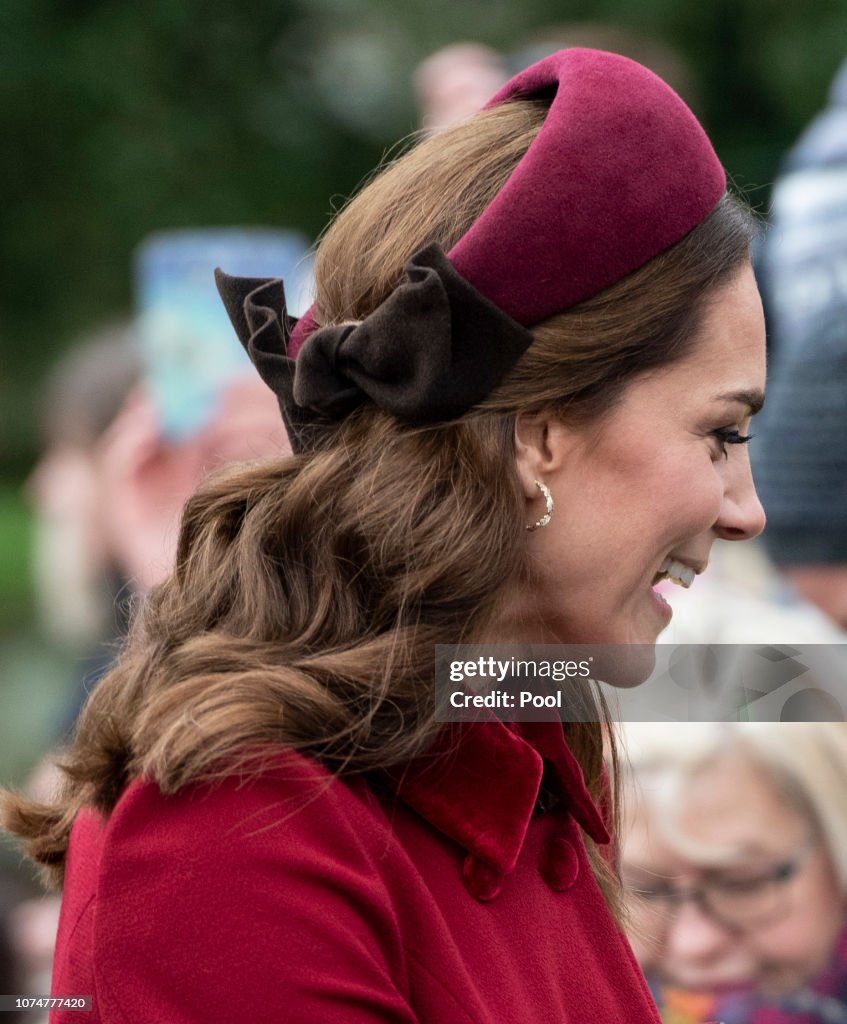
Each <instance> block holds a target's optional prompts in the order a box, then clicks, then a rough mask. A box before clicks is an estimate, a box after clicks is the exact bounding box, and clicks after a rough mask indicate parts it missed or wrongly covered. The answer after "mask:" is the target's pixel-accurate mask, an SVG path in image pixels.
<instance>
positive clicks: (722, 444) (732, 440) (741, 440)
mask: <svg viewBox="0 0 847 1024" xmlns="http://www.w3.org/2000/svg"><path fill="white" fill-rule="evenodd" d="M712 437H714V438H716V439H717V442H718V447H719V448H720V451H721V454H722V455H723V457H724V458H727V457H728V455H729V452H728V451H727V448H726V446H727V445H728V444H748V443H749V442H750V441H752V440H753V435H752V434H742V433H741V431H740V430H739V429H738V427H718V429H717V430H713V431H712Z"/></svg>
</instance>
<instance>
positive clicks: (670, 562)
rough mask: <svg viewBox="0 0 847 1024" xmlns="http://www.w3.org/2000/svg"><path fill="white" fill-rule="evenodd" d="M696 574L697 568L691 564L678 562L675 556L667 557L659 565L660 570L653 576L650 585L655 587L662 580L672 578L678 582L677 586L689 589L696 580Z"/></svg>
mask: <svg viewBox="0 0 847 1024" xmlns="http://www.w3.org/2000/svg"><path fill="white" fill-rule="evenodd" d="M696 575H697V570H696V569H693V568H692V567H691V566H690V565H686V564H685V563H684V562H678V561H677V560H676V559H675V558H666V559H665V560H664V562H662V564H661V565H660V566H659V571H658V572H657V573H656V575H655V576H654V577H653V582H652V583H651V584H650V586H651V587H655V586H656V584H657V583H661V582H662V580H670V581H671V583H676V584H677V586H680V587H685V589H686V590H687V589H688V588H689V587H690V586H691V584H692V583H693V582H694V577H695V576H696Z"/></svg>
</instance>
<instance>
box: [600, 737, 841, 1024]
mask: <svg viewBox="0 0 847 1024" xmlns="http://www.w3.org/2000/svg"><path fill="white" fill-rule="evenodd" d="M623 738H624V748H625V751H626V754H625V756H624V757H623V758H622V761H623V762H624V763H625V764H627V765H628V770H627V771H625V775H624V777H625V784H624V808H625V818H624V826H623V829H622V835H621V842H620V857H621V870H622V876H623V882H624V887H625V892H626V893H627V900H628V909H629V925H628V929H629V935H630V939H631V942H632V944H633V948H634V950H635V952H636V955H637V957H638V959H639V961H640V963H641V965H642V967H643V968H644V970H645V972H646V974H647V977H648V980H649V981H650V983H651V987H652V988H653V991H654V994H655V995H656V998H657V1003H658V1005H659V1008H660V1010H661V1012H662V1018H663V1021H664V1022H665V1024H701V1022H703V1021H706V1020H720V1021H723V1022H725V1024H847V927H845V923H846V922H845V907H847V902H846V901H847V801H845V792H847V725H844V724H843V723H772V722H767V723H765V722H758V723H753V722H749V723H729V724H714V723H675V724H674V725H673V727H672V728H670V727H668V725H667V724H663V725H659V724H653V723H650V724H630V725H627V726H626V727H625V731H624V734H623Z"/></svg>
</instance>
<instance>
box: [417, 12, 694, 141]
mask: <svg viewBox="0 0 847 1024" xmlns="http://www.w3.org/2000/svg"><path fill="white" fill-rule="evenodd" d="M574 46H581V47H588V48H590V49H595V50H608V51H610V52H612V53H619V54H621V56H623V57H629V58H630V60H634V61H637V62H638V63H639V64H643V65H644V67H647V68H650V70H651V71H653V72H655V74H657V75H658V76H659V77H660V78H661V79H663V80H664V81H665V82H667V83H668V85H669V86H670V87H671V88H672V89H673V90H674V91H675V92H677V93H679V95H680V96H681V97H682V98H683V99H684V100H685V101H686V103H687V104H688V105H689V106H690V107H691V108H692V109H693V110H694V111H695V113H696V111H697V103H696V96H695V95H694V88H693V84H692V79H691V75H690V73H689V71H688V69H687V67H686V65H685V62H684V61H683V60H682V58H681V57H680V56H679V54H677V53H676V52H675V51H674V50H673V49H672V48H671V47H670V46H668V45H667V44H666V43H663V42H659V41H658V40H656V39H651V38H650V37H649V36H643V35H640V34H639V33H637V32H633V31H632V30H631V29H625V28H621V27H619V26H615V25H604V24H601V23H600V22H590V21H575V22H563V23H561V24H558V23H557V24H552V25H548V26H547V27H546V28H543V29H541V30H540V31H538V32H534V33H532V35H530V36H528V37H527V38H526V39H524V40H523V41H522V42H521V43H519V45H518V46H517V47H516V48H515V49H514V50H511V51H508V52H503V53H500V52H498V51H497V50H495V49H493V48H492V47H490V46H485V45H483V44H482V43H477V42H461V43H451V44H450V45H449V46H444V47H442V48H441V49H439V50H436V51H435V52H434V53H431V54H430V55H429V56H428V57H427V58H426V59H425V60H423V61H421V63H420V64H419V65H418V66H417V68H416V69H415V73H414V77H413V83H414V88H415V96H416V98H417V103H418V111H419V116H420V123H421V127H422V128H423V130H424V131H426V132H437V131H441V130H442V129H444V128H446V127H448V125H451V124H456V122H458V121H463V120H464V119H465V118H467V117H471V116H473V115H474V114H475V113H476V112H477V111H478V110H479V109H480V107H482V106H483V105H484V103H485V102H486V100H487V99H488V97H489V96H491V95H492V94H493V93H495V92H496V91H497V89H499V88H500V86H501V85H503V83H504V82H506V81H507V80H508V79H509V78H512V77H513V76H514V75H516V74H518V72H519V71H522V70H523V69H524V68H526V67H528V66H529V65H530V64H534V63H535V62H536V61H539V60H542V59H543V58H544V57H547V56H549V55H550V54H551V53H555V52H556V51H558V50H564V49H567V48H568V47H574Z"/></svg>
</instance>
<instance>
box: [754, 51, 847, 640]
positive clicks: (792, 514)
mask: <svg viewBox="0 0 847 1024" xmlns="http://www.w3.org/2000/svg"><path fill="white" fill-rule="evenodd" d="M758 271H759V278H760V280H761V282H762V285H763V291H764V295H765V297H766V301H767V314H768V338H769V369H768V378H769V389H768V390H769V395H768V405H767V408H766V409H765V410H764V411H763V413H762V415H761V416H760V417H759V420H758V421H757V424H756V428H757V429H756V432H757V434H758V435H759V437H758V442H757V446H756V451H755V457H754V463H753V469H754V473H755V475H756V479H757V482H758V485H759V488H760V491H761V495H762V500H763V503H764V505H765V507H766V510H767V513H768V529H767V530H766V532H765V534H764V535H763V538H762V540H763V543H764V546H765V548H766V550H767V553H768V555H769V556H770V557H771V559H772V560H773V562H774V563H775V565H776V566H777V567H778V568H779V570H780V573H781V574H782V577H783V579H784V581H785V582H786V583H787V584H788V586H789V587H791V588H792V589H793V592H794V594H796V595H799V597H800V598H802V599H805V600H806V601H809V602H811V603H812V604H814V605H815V606H816V607H817V608H819V609H820V610H821V611H822V612H823V613H824V614H825V615H826V616H827V617H828V618H829V619H830V620H831V621H832V622H833V623H834V624H835V625H836V626H838V627H839V628H840V629H841V630H847V62H845V63H844V64H843V65H842V67H841V69H840V71H839V73H838V75H837V76H836V78H835V81H834V82H833V84H832V87H831V91H830V96H829V103H828V105H827V107H826V109H825V110H824V111H823V113H821V114H820V115H819V116H818V117H817V118H816V119H815V120H814V121H813V122H812V123H811V124H810V125H809V127H808V128H807V129H806V131H805V132H804V133H803V135H802V136H801V138H800V140H799V141H798V142H797V144H796V145H795V146H794V148H793V149H792V150H791V151H790V152H789V154H788V156H787V158H786V161H785V164H784V167H783V170H782V173H781V175H780V177H779V179H778V181H777V183H776V185H775V187H774V193H773V205H772V212H771V227H770V229H769V231H768V233H767V235H766V236H765V238H764V244H763V247H762V252H761V256H760V259H759V261H758ZM786 589H787V588H786Z"/></svg>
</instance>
